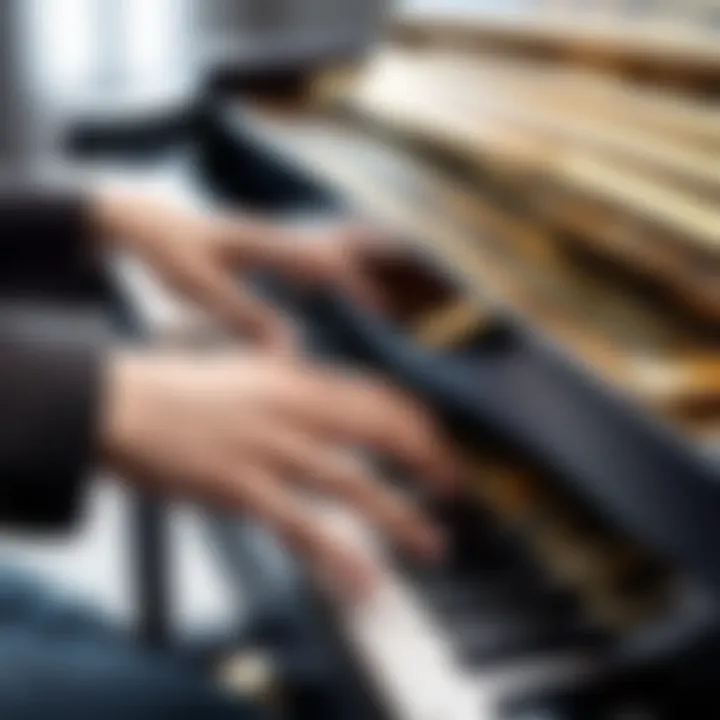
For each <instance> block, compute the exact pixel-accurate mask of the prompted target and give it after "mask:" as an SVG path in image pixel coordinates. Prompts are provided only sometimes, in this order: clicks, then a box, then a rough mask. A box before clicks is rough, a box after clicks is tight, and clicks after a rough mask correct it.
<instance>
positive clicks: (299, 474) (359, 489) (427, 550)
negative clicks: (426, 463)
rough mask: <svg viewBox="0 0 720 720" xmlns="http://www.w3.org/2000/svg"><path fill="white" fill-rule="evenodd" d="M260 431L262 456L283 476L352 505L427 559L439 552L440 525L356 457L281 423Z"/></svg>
mask: <svg viewBox="0 0 720 720" xmlns="http://www.w3.org/2000/svg"><path fill="white" fill-rule="evenodd" d="M264 437H265V438H267V439H268V444H267V445H266V447H265V448H264V457H262V456H261V457H262V459H263V460H264V461H265V462H267V463H269V464H271V465H272V466H275V467H276V468H277V469H278V470H279V471H280V472H281V473H282V474H283V475H284V476H290V477H295V478H298V479H299V480H301V481H303V482H305V483H307V485H309V486H310V487H312V488H313V489H315V490H319V491H320V492H322V493H325V494H327V495H331V496H333V497H336V498H337V499H340V500H342V501H344V502H346V503H347V504H349V505H351V506H352V507H354V508H355V509H357V510H359V511H360V512H361V513H362V514H363V515H365V516H366V517H367V518H368V519H369V520H371V521H372V522H373V523H374V524H376V525H377V526H378V527H379V528H380V529H381V530H382V531H383V532H384V533H385V534H386V535H387V536H388V537H390V538H391V539H392V540H394V541H395V542H397V543H398V544H399V545H400V546H401V547H404V548H406V549H407V550H409V551H411V552H414V553H417V554H419V555H422V556H424V557H427V558H429V559H435V558H437V557H439V556H440V554H441V552H442V544H443V540H442V536H441V533H440V531H439V529H438V528H436V527H435V526H434V525H433V523H432V522H431V521H430V520H429V519H428V518H426V517H425V516H424V515H423V514H422V513H421V512H420V511H419V509H418V508H416V507H415V506H414V505H413V504H412V502H411V501H410V499H409V498H406V497H404V496H403V495H401V494H400V493H399V492H397V491H394V490H391V489H390V488H389V487H386V486H384V485H383V484H382V483H381V482H379V481H378V479H377V478H376V477H374V476H373V475H372V473H371V472H370V471H369V470H368V469H367V468H366V467H365V466H364V465H363V463H361V462H360V460H359V458H357V457H353V456H351V455H350V454H349V453H348V452H342V451H340V450H339V449H332V448H328V447H326V446H324V445H322V444H321V443H319V442H317V441H316V440H314V439H313V438H311V437H309V436H306V435H303V434H301V433H297V432H294V431H292V430H288V429H285V428H283V429H280V428H278V427H274V428H273V432H272V433H268V434H265V435H264Z"/></svg>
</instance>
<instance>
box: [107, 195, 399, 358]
mask: <svg viewBox="0 0 720 720" xmlns="http://www.w3.org/2000/svg"><path fill="white" fill-rule="evenodd" d="M94 216H95V218H96V223H97V225H98V226H99V229H100V230H101V233H102V234H103V235H105V236H108V237H111V238H114V239H115V241H116V242H118V243H119V244H120V245H121V246H122V247H124V248H126V249H129V250H131V251H133V252H134V253H136V254H137V255H138V256H140V257H142V258H143V259H144V260H145V261H147V262H148V263H149V264H150V265H151V266H152V267H153V269H154V270H155V271H156V272H157V274H158V275H159V277H160V278H161V279H162V280H163V281H164V282H165V283H166V284H168V285H169V286H170V287H172V288H173V289H174V290H176V291H179V292H181V293H182V294H184V295H186V296H188V297H190V298H191V299H193V300H195V301H197V302H198V303H199V304H201V305H202V306H203V307H204V308H206V309H207V310H209V311H211V312H212V313H213V314H214V315H215V316H216V317H217V318H219V319H220V320H222V321H223V322H224V323H226V324H227V325H230V326H231V327H232V328H234V329H235V330H237V331H239V332H241V333H243V334H246V335H248V336H250V337H251V338H253V339H255V340H257V341H259V342H260V343H262V344H263V345H265V346H266V347H271V348H275V349H281V350H288V349H291V348H292V347H293V345H294V337H293V333H292V331H291V329H290V325H289V323H287V322H286V321H285V320H284V319H283V318H282V317H281V316H280V314H279V313H277V312H276V311H274V310H273V309H272V308H270V307H268V306H267V305H265V304H264V303H263V302H261V301H260V300H259V299H258V298H257V297H255V296H253V295H252V294H251V293H250V292H249V290H248V289H247V288H246V287H243V285H242V283H241V282H240V281H239V278H238V276H239V274H241V273H243V272H247V271H248V270H251V269H255V268H259V267H264V268H268V269H272V270H274V271H275V272H277V273H279V274H280V275H283V276H285V277H286V278H288V279H290V280H292V281H294V282H296V283H298V284H300V285H328V284H335V285H337V286H338V287H343V289H344V290H345V291H346V292H349V293H351V294H353V295H354V296H355V297H356V298H357V299H358V300H359V301H360V302H363V303H366V304H376V303H377V302H378V299H377V295H378V294H377V293H376V292H375V289H374V288H373V285H372V282H371V280H370V278H369V277H368V276H367V275H366V274H365V273H364V271H363V267H364V263H363V259H364V258H365V256H367V255H369V254H376V253H379V252H382V251H383V245H385V246H386V245H387V243H383V240H386V238H382V237H379V235H378V234H377V233H372V232H370V231H369V230H368V229H361V228H353V227H349V226H347V227H336V228H333V229H328V230H325V231H316V232H314V233H309V232H305V233H302V232H301V231H299V230H297V229H295V230H293V229H291V228H289V227H287V226H281V225H278V224H274V223H270V222H265V221H261V220H257V219H251V218H249V217H228V216H226V217H221V216H216V215H203V214H201V213H199V212H191V211H189V210H183V209H180V208H177V207H174V206H172V205H171V204H169V203H167V202H161V201H159V200H155V199H152V198H149V197H146V198H143V197H136V196H130V195H123V194H120V193H118V192H114V193H110V192H105V193H103V194H100V195H98V196H97V198H96V200H95V203H94Z"/></svg>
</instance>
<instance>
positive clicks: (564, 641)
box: [448, 616, 606, 670]
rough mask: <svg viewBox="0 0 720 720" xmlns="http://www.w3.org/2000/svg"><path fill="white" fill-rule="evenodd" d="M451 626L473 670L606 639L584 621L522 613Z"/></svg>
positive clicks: (454, 641) (459, 654)
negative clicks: (545, 618) (541, 618)
mask: <svg viewBox="0 0 720 720" xmlns="http://www.w3.org/2000/svg"><path fill="white" fill-rule="evenodd" d="M448 629H449V633H450V635H451V636H452V635H454V637H452V644H453V646H454V648H455V651H456V656H457V659H458V661H459V662H460V663H462V665H463V666H464V667H466V668H467V669H471V670H480V669H483V668H485V667H487V666H489V665H497V664H499V663H504V662H510V661H513V660H520V659H524V658H527V657H530V656H533V655H543V654H546V653H553V652H559V651H563V650H569V649H574V650H575V649H585V648H595V647H600V646H601V644H602V643H603V642H604V641H605V640H606V636H605V635H604V633H603V632H602V631H601V630H599V629H598V628H597V627H595V626H593V625H591V624H589V623H587V622H584V621H578V620H574V621H573V620H569V621H566V622H555V623H551V622H542V620H540V619H537V618H535V619H530V618H526V617H522V616H521V617H515V618H513V617H509V616H498V617H497V618H495V619H490V618H484V619H483V620H482V621H478V620H473V621H470V622H469V623H462V624H458V625H456V626H449V628H448Z"/></svg>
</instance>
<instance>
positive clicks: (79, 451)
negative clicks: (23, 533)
mask: <svg viewBox="0 0 720 720" xmlns="http://www.w3.org/2000/svg"><path fill="white" fill-rule="evenodd" d="M88 225H89V222H88V209H87V207H86V204H85V202H84V201H83V199H82V198H80V197H75V196H61V195H57V194H52V195H50V194H43V193H41V192H40V191H37V192H34V193H31V194H29V193H24V194H18V193H13V194H4V195H2V196H0V522H2V523H3V524H4V525H17V526H20V527H27V528H29V529H33V530H38V529H42V530H45V529H48V530H55V529H59V528H61V527H64V526H65V525H67V524H69V523H70V522H71V521H72V520H73V519H74V518H75V516H76V514H77V512H78V509H79V507H80V504H79V500H80V496H81V494H82V493H81V487H82V481H83V477H84V474H85V472H86V471H87V467H88V463H89V461H90V458H91V452H92V444H93V439H94V432H95V431H94V428H95V426H96V419H95V417H94V415H95V412H96V411H95V408H96V406H97V405H98V402H99V387H100V374H101V371H102V355H103V352H102V347H103V344H104V339H105V330H104V323H103V319H102V313H101V312H100V310H99V307H96V306H94V305H93V303H91V302H88V301H87V296H86V295H85V294H84V290H83V289H82V288H81V286H83V285H84V283H85V282H87V281H88V278H91V277H94V276H96V275H97V270H98V268H97V267H96V263H94V259H93V258H92V253H91V252H90V247H91V243H89V242H88V240H89V234H90V229H89V227H88ZM78 298H82V300H81V301H78Z"/></svg>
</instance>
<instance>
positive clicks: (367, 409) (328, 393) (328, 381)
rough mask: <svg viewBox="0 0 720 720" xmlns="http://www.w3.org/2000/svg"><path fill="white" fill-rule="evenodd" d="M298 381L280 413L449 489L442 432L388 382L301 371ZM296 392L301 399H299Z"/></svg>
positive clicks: (453, 469) (450, 468)
mask: <svg viewBox="0 0 720 720" xmlns="http://www.w3.org/2000/svg"><path fill="white" fill-rule="evenodd" d="M303 380H304V385H303V386H302V389H301V390H300V387H301V386H300V384H299V383H298V392H296V394H295V395H293V396H288V397H287V401H288V403H289V405H288V407H287V408H286V412H295V413H296V414H297V416H298V418H299V419H301V420H302V421H303V422H305V423H309V424H311V425H312V426H314V429H315V432H318V431H319V432H322V433H323V434H327V435H328V436H329V437H332V438H334V439H335V440H337V441H339V442H340V443H341V444H343V445H358V446H364V447H367V448H369V449H372V450H376V451H381V452H384V453H386V454H388V455H389V456H390V457H391V458H393V459H396V460H399V461H401V462H402V463H403V464H405V465H406V466H409V467H410V468H412V469H413V470H415V471H417V472H419V473H420V474H421V476H422V477H424V478H427V479H428V480H430V481H433V482H434V484H435V487H437V488H438V489H441V490H442V489H447V490H449V489H452V488H454V487H455V485H456V484H457V480H458V478H459V475H460V472H459V468H458V466H457V461H456V459H455V457H454V454H453V452H452V450H451V448H450V447H449V444H448V442H447V441H446V439H445V438H444V436H443V433H442V431H441V430H440V429H439V427H438V426H437V424H436V423H435V422H434V421H433V419H432V418H431V417H430V415H429V414H428V413H427V411H426V410H425V409H424V408H422V407H421V406H420V405H419V404H418V403H416V402H415V401H414V400H413V399H412V398H410V397H408V396H407V395H406V394H405V393H403V392H401V391H399V390H396V389H394V388H392V387H391V386H390V385H388V384H386V383H383V382H380V381H374V380H370V379H366V378H363V379H359V378H352V377H350V378H349V377H347V376H341V375H332V374H330V373H327V372H325V373H322V372H318V371H315V373H314V374H313V373H312V372H311V371H307V372H306V373H305V375H304V376H303ZM301 393H302V394H304V395H305V397H301Z"/></svg>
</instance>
